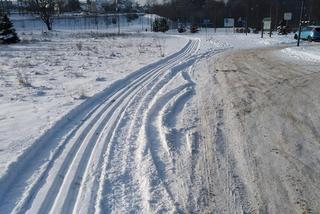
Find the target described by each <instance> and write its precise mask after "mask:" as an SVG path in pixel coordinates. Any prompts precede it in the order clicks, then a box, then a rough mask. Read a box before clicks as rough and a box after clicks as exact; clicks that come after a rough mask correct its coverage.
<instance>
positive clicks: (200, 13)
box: [149, 0, 320, 28]
mask: <svg viewBox="0 0 320 214" xmlns="http://www.w3.org/2000/svg"><path fill="white" fill-rule="evenodd" d="M304 1H305V9H304V20H307V21H316V20H320V1H319V0H304ZM301 2H302V0H263V1H261V0H228V1H227V2H225V1H221V0H171V1H170V2H168V3H165V4H155V5H153V6H152V7H151V10H150V12H152V13H156V14H159V15H161V16H164V17H167V18H169V19H171V20H173V21H180V22H193V23H202V22H203V20H204V19H209V20H210V23H211V24H212V25H213V26H217V27H222V26H223V19H224V18H225V17H229V18H235V19H236V20H240V19H242V20H248V25H249V26H251V27H255V28H260V26H261V20H262V19H263V18H264V17H270V16H271V18H272V21H273V23H274V24H275V23H277V24H278V23H279V22H280V21H282V19H283V14H284V13H285V12H292V13H293V20H292V21H291V22H290V23H291V25H297V24H298V20H299V18H300V8H301V7H300V6H301ZM149 3H152V0H149Z"/></svg>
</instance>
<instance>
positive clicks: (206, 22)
mask: <svg viewBox="0 0 320 214" xmlns="http://www.w3.org/2000/svg"><path fill="white" fill-rule="evenodd" d="M209 23H210V20H209V19H204V20H203V24H204V25H205V26H206V40H208V24H209Z"/></svg>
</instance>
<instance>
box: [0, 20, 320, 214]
mask: <svg viewBox="0 0 320 214" xmlns="http://www.w3.org/2000/svg"><path fill="white" fill-rule="evenodd" d="M147 18H148V17H147ZM113 30H114V29H113ZM20 35H21V36H22V39H23V42H22V43H20V44H17V45H13V46H1V47H0V48H1V49H0V63H1V67H0V69H1V82H0V110H1V111H0V112H1V113H0V121H1V123H0V133H1V139H0V157H1V159H0V167H1V168H0V201H1V202H0V210H1V211H3V212H5V213H10V212H11V213H21V212H22V213H25V212H26V213H72V212H74V213H130V212H134V213H167V212H169V213H175V212H191V213H207V212H216V213H258V212H260V211H261V212H266V213H295V212H296V213H299V212H300V213H301V212H313V211H316V210H319V207H320V206H319V203H318V202H317V201H318V200H317V199H318V198H319V188H318V186H320V184H318V183H319V181H318V179H317V178H318V177H319V175H318V173H317V172H318V171H319V169H318V168H319V167H318V166H319V159H320V158H319V144H318V143H317V139H318V136H319V134H318V129H317V127H319V125H318V124H319V121H318V113H317V112H318V105H319V103H320V102H319V101H318V99H317V98H318V96H317V94H319V92H318V87H317V82H318V81H317V78H318V75H317V73H314V72H313V69H314V68H315V67H316V66H317V63H319V62H318V61H314V64H312V66H313V67H312V66H307V65H306V64H305V63H304V61H302V62H296V59H295V58H294V57H291V56H286V54H284V53H285V51H288V46H293V45H294V42H295V41H294V40H293V38H292V36H291V35H289V36H278V35H274V36H273V37H272V38H268V37H267V36H265V38H263V39H261V38H260V35H258V34H248V35H247V36H246V35H245V34H234V33H232V32H231V31H230V30H225V29H218V32H217V33H214V31H213V29H208V31H207V33H206V31H205V30H204V29H203V30H202V31H200V33H198V34H189V33H185V34H179V35H177V33H176V32H174V31H170V32H168V33H166V34H162V33H159V34H153V33H142V34H137V33H132V32H131V33H126V34H123V35H121V36H116V35H114V34H110V32H109V33H107V32H103V31H101V30H97V31H94V32H91V31H88V30H81V31H75V32H72V31H65V30H58V31H53V32H51V33H36V32H33V33H31V32H25V33H24V34H22V32H21V31H20ZM286 48H287V49H286ZM304 48H305V49H304ZM301 49H303V50H307V51H306V52H307V53H309V54H310V53H316V52H317V47H316V46H312V47H311V46H310V47H309V46H308V47H307V45H305V44H303V48H301ZM301 49H297V48H292V51H291V52H295V51H301ZM289 50H291V49H289ZM289 52H290V51H289ZM314 55H315V54H314ZM280 56H281V57H284V58H281V57H280ZM295 96H298V98H295ZM301 142H303V143H301ZM304 175H307V176H304Z"/></svg>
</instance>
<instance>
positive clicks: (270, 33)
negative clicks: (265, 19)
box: [269, 3, 272, 38]
mask: <svg viewBox="0 0 320 214" xmlns="http://www.w3.org/2000/svg"><path fill="white" fill-rule="evenodd" d="M271 35H272V3H271V4H270V31H269V36H270V38H271Z"/></svg>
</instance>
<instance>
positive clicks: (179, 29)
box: [178, 24, 187, 33]
mask: <svg viewBox="0 0 320 214" xmlns="http://www.w3.org/2000/svg"><path fill="white" fill-rule="evenodd" d="M186 31H187V29H186V27H185V26H184V25H182V24H179V25H178V32H179V33H184V32H186Z"/></svg>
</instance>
